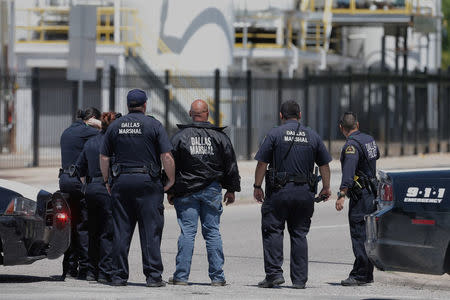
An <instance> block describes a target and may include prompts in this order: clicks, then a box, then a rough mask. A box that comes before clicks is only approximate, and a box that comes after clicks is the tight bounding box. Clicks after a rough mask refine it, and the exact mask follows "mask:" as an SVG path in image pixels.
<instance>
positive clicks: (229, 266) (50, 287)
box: [0, 202, 450, 299]
mask: <svg viewBox="0 0 450 300" xmlns="http://www.w3.org/2000/svg"><path fill="white" fill-rule="evenodd" d="M333 204H334V203H333V202H327V203H322V204H318V205H316V209H315V213H314V217H313V222H312V227H311V231H310V234H309V236H308V240H309V281H308V283H307V289H305V290H294V289H291V288H289V285H290V280H289V242H288V237H287V234H286V236H285V257H286V259H285V263H284V272H285V274H284V276H285V278H286V279H287V283H286V284H285V287H282V288H277V289H260V288H258V287H256V284H257V282H258V281H259V280H261V279H263V278H264V269H263V259H262V247H261V230H260V207H259V205H256V204H254V205H240V206H231V207H226V208H225V210H224V215H223V218H222V220H223V222H222V236H223V241H224V251H225V257H226V262H225V275H226V280H227V282H228V285H227V286H225V287H211V286H209V282H210V281H209V278H208V275H207V261H206V251H205V244H204V242H203V240H202V239H201V237H199V238H198V239H197V241H196V245H195V246H196V247H195V252H194V257H193V264H192V271H191V276H190V282H192V285H190V286H188V287H180V286H170V285H168V286H167V287H164V288H147V287H145V285H144V283H145V278H144V276H143V274H142V264H141V253H140V247H139V236H138V235H137V234H135V236H134V239H133V242H132V247H131V250H130V255H129V260H130V280H129V285H128V286H126V287H109V286H104V285H100V284H96V283H90V282H86V281H79V280H75V279H67V280H66V281H65V282H58V281H55V279H54V278H55V277H56V275H59V274H60V273H61V259H58V260H53V261H50V260H42V261H38V262H36V263H34V264H32V265H29V266H15V267H0V299H31V298H33V299H55V298H58V299H91V298H96V299H114V298H120V299H125V298H126V299H140V298H175V297H183V298H206V297H207V298H212V297H214V298H220V299H222V298H224V299H229V298H239V299H244V298H245V299H248V298H259V299H261V298H294V297H295V298H299V297H300V298H317V299H369V298H371V299H373V298H389V299H425V298H427V299H430V298H440V299H449V298H450V291H444V290H439V289H427V288H412V287H408V286H397V285H396V284H395V282H392V283H385V280H382V282H381V283H380V282H379V280H378V279H379V278H380V276H381V277H382V276H383V273H382V272H378V271H377V272H376V273H375V283H373V284H372V285H370V286H364V287H342V286H340V285H339V282H340V280H341V279H344V278H346V276H347V274H348V272H349V271H350V269H351V267H352V263H353V257H352V252H351V247H350V237H349V230H348V227H347V220H346V213H345V212H341V213H337V212H336V211H335V210H334V207H333ZM165 217H166V220H165V221H166V225H165V228H164V236H163V242H162V253H163V260H164V266H165V271H164V275H163V277H164V278H165V279H166V280H167V278H168V277H169V276H171V275H172V273H173V271H174V264H175V254H176V243H177V237H178V233H179V229H178V225H177V223H176V216H175V212H174V210H171V209H168V210H166V213H165Z"/></svg>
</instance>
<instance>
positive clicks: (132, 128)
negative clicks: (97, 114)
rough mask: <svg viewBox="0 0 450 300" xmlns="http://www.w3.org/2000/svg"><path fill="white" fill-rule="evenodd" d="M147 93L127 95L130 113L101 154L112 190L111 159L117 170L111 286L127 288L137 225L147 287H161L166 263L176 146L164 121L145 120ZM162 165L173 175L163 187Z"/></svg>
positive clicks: (109, 132)
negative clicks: (167, 198)
mask: <svg viewBox="0 0 450 300" xmlns="http://www.w3.org/2000/svg"><path fill="white" fill-rule="evenodd" d="M146 101H147V95H146V94H145V92H144V91H142V90H139V89H134V90H131V91H129V92H128V95H127V104H128V110H129V114H128V115H126V116H123V117H121V118H120V119H118V120H117V121H115V122H114V123H113V124H111V126H109V128H108V130H107V131H106V133H105V137H104V142H103V146H102V148H101V151H100V167H101V171H102V175H103V179H104V183H105V185H106V187H107V188H108V189H110V187H109V184H108V180H109V166H110V165H109V164H110V157H111V156H113V155H114V156H115V163H114V165H113V166H112V173H113V179H112V180H113V181H112V193H111V195H112V199H113V221H114V242H113V247H114V254H113V262H114V264H115V267H116V270H115V271H114V272H113V275H112V281H111V285H115V286H118V285H126V284H127V280H128V251H129V249H130V243H131V238H132V236H133V232H134V228H135V226H136V222H137V223H138V225H139V235H140V241H141V250H142V262H143V269H144V275H145V277H146V279H147V286H149V287H160V286H164V285H165V283H164V281H162V278H161V273H162V271H163V265H162V261H161V249H160V247H161V235H162V230H163V226H164V205H163V200H164V191H167V190H168V189H169V188H170V187H171V186H172V185H173V183H174V179H175V163H174V161H173V157H172V154H171V150H172V145H171V144H170V141H169V138H168V136H167V133H166V131H165V130H164V128H163V127H162V125H161V123H160V122H159V121H157V120H156V119H154V118H153V117H150V116H146V115H145V114H144V113H145V111H146V107H147V105H146ZM161 162H162V165H163V166H164V169H165V172H166V174H167V176H168V182H167V183H166V185H165V186H164V187H163V185H162V183H161V180H160V172H161Z"/></svg>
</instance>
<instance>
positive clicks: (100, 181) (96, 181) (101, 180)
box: [89, 176, 105, 183]
mask: <svg viewBox="0 0 450 300" xmlns="http://www.w3.org/2000/svg"><path fill="white" fill-rule="evenodd" d="M103 182H105V180H104V179H103V177H102V176H99V177H92V178H91V179H90V180H89V183H103Z"/></svg>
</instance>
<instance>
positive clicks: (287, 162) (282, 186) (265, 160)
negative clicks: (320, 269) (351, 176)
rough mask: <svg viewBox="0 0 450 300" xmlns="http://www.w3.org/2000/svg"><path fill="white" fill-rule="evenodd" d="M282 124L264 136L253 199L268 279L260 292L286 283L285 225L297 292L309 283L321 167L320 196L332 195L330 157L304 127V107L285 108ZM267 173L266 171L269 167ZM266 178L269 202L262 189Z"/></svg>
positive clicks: (292, 104) (286, 104)
mask: <svg viewBox="0 0 450 300" xmlns="http://www.w3.org/2000/svg"><path fill="white" fill-rule="evenodd" d="M280 118H281V120H282V122H283V124H282V125H281V126H279V127H275V128H273V129H272V130H271V131H270V132H269V133H268V134H267V136H266V137H265V139H264V141H263V143H262V145H261V147H260V148H259V151H258V153H257V154H256V156H255V159H256V160H257V161H258V164H257V166H256V170H255V183H254V197H255V199H256V201H257V202H259V203H262V207H261V213H262V221H261V230H262V239H263V248H264V269H265V272H266V278H265V279H264V280H263V281H261V282H259V283H258V286H259V287H263V288H271V287H274V286H278V285H280V284H283V283H284V278H283V270H282V269H281V265H282V264H283V231H284V226H285V222H287V225H288V231H289V235H290V238H291V266H290V268H291V280H292V284H293V287H294V288H299V289H303V288H305V283H306V281H307V280H308V245H307V240H306V235H307V234H308V231H309V227H310V225H311V217H312V215H313V211H314V194H315V189H316V184H317V176H316V175H315V174H314V173H313V169H314V163H316V164H317V165H318V166H319V169H320V174H321V175H322V181H323V188H322V190H321V192H320V197H322V199H323V200H326V199H328V197H329V196H330V193H331V192H330V167H329V162H330V161H331V156H330V154H329V153H328V151H327V150H326V148H325V146H324V144H323V142H322V140H321V138H320V137H319V135H318V134H317V133H316V132H314V131H313V130H312V129H310V128H308V127H305V126H302V125H301V124H300V122H299V120H300V118H301V113H300V107H299V105H298V104H297V103H296V102H294V101H287V102H284V103H283V104H282V105H281V112H280ZM268 164H270V165H269V170H267V165H268ZM265 175H266V198H265V200H264V192H263V190H262V188H261V184H262V181H263V179H264V176H265Z"/></svg>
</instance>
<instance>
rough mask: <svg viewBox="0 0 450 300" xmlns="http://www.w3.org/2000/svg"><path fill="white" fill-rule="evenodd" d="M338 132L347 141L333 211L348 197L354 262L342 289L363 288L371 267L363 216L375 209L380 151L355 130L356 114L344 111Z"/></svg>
mask: <svg viewBox="0 0 450 300" xmlns="http://www.w3.org/2000/svg"><path fill="white" fill-rule="evenodd" d="M339 129H340V130H341V132H342V134H343V135H344V136H345V137H346V138H347V141H346V143H345V145H344V147H343V148H342V152H341V166H342V181H341V186H340V188H339V189H340V191H339V192H338V199H337V201H336V209H337V210H338V211H341V210H342V209H343V208H344V201H345V197H346V196H347V197H348V198H350V204H349V210H348V219H349V224H350V235H351V238H352V247H353V253H354V255H355V262H354V264H353V269H352V271H351V272H350V275H349V276H348V278H347V279H345V280H342V281H341V284H342V285H343V286H355V285H365V284H367V283H371V282H373V265H372V263H371V262H370V261H369V258H368V257H367V254H366V250H365V248H364V242H365V240H366V224H365V221H364V216H365V215H368V214H370V213H372V212H374V211H375V210H376V206H375V204H374V199H375V197H376V193H377V186H378V182H377V179H376V161H377V159H378V158H379V157H380V152H379V150H378V146H377V144H376V143H375V140H374V139H373V137H371V136H370V135H367V134H364V133H362V132H360V131H359V123H358V119H357V117H356V114H354V113H352V112H346V113H344V115H343V116H342V117H341V119H340V122H339Z"/></svg>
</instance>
